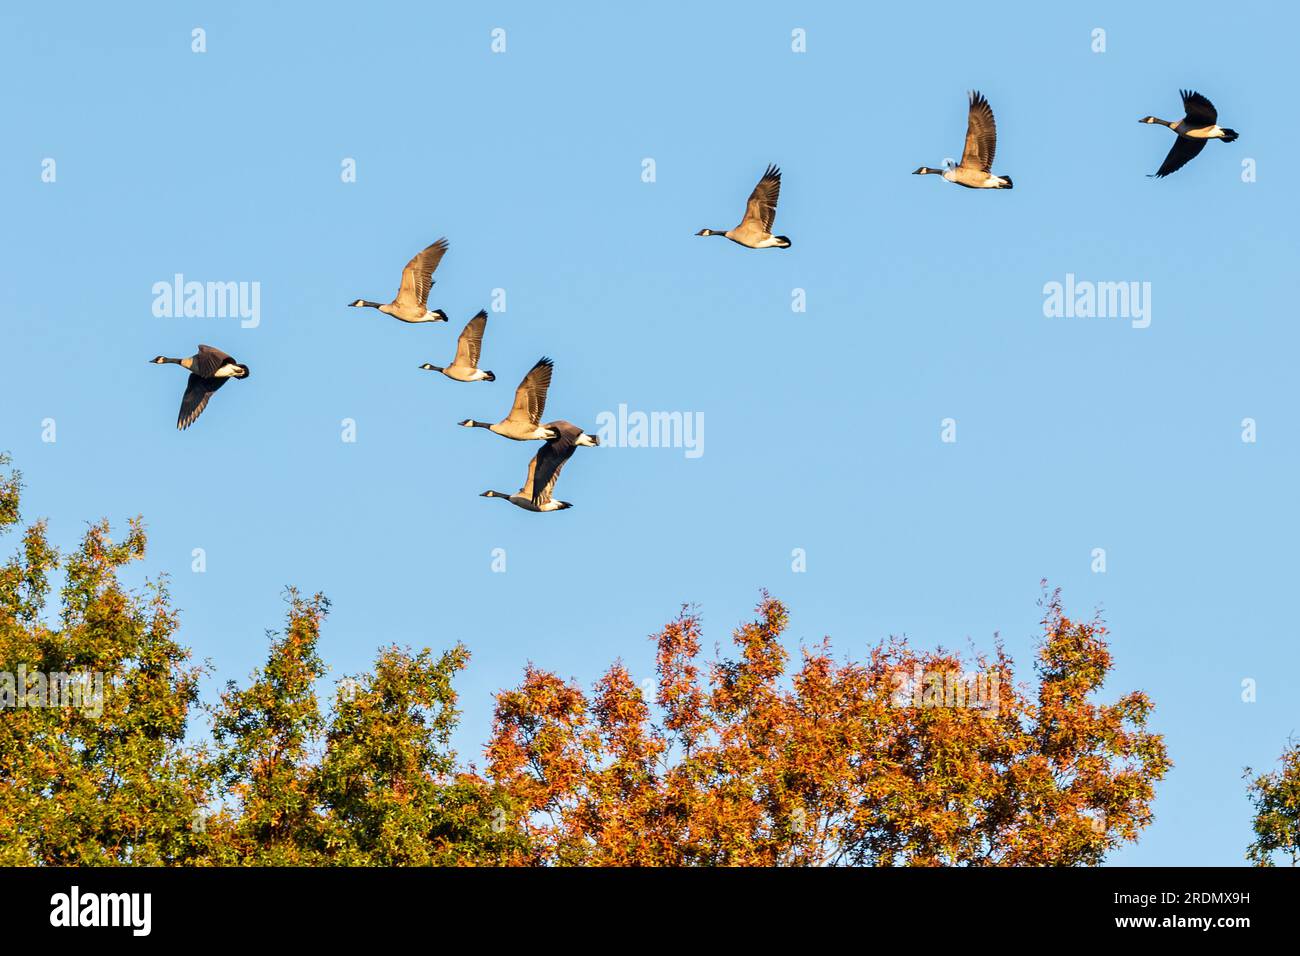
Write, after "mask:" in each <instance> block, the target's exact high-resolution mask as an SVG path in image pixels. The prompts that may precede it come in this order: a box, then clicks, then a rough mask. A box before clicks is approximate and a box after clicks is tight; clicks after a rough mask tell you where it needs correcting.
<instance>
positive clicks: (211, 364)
mask: <svg viewBox="0 0 1300 956" xmlns="http://www.w3.org/2000/svg"><path fill="white" fill-rule="evenodd" d="M149 361H150V362H151V363H153V364H154V365H179V366H180V367H181V368H183V369H188V370H189V373H190V380H189V382H188V384H186V386H185V396H184V397H183V398H182V399H181V411H180V414H179V415H177V416H176V427H177V428H179V429H180V430H181V431H184V430H185V429H187V428H189V427H190V426H191V425H193V424H194V422H195V420H197V419H198V417H199V416H200V415H202V414H203V409H205V408H207V407H208V399H210V398H211V397H212V394H213V392H215V391H216V390H217V389H219V388H220V387H221V386H222V385H225V384H226V379H228V378H248V366H247V365H240V364H239V363H238V362H236V361H235V360H234V359H232V358H231V357H230V356H229V355H227V354H226V353H225V352H223V351H221V349H214V348H213V347H212V346H211V345H200V346H199V350H198V352H197V353H196V354H194V355H191V356H190V357H189V358H167V357H166V356H164V355H159V356H157V357H155V358H152V359H150V360H149Z"/></svg>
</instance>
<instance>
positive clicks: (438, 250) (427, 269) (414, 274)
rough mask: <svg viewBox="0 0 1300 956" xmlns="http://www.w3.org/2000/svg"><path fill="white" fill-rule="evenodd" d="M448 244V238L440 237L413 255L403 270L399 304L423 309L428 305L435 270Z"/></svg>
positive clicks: (398, 291)
mask: <svg viewBox="0 0 1300 956" xmlns="http://www.w3.org/2000/svg"><path fill="white" fill-rule="evenodd" d="M447 246H448V243H447V240H446V239H439V240H438V241H437V242H435V243H434V244H433V245H431V246H426V247H425V248H424V249H421V250H420V251H419V252H417V253H416V254H415V255H414V256H412V257H411V261H410V262H408V263H407V264H406V268H405V269H403V270H402V285H401V286H400V287H399V288H398V290H397V299H396V300H395V301H396V302H397V303H398V304H399V305H405V306H408V307H410V308H421V309H423V308H427V307H428V306H427V303H428V301H429V289H430V288H432V287H433V270H434V269H436V268H438V263H439V262H441V261H442V257H443V255H444V254H445V253H446V251H447Z"/></svg>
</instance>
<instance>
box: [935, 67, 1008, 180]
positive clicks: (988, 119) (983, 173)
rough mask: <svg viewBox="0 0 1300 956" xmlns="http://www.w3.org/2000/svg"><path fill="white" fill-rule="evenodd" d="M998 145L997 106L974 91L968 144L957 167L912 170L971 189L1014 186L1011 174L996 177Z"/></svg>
mask: <svg viewBox="0 0 1300 956" xmlns="http://www.w3.org/2000/svg"><path fill="white" fill-rule="evenodd" d="M997 148H998V127H997V123H995V122H994V121H993V107H991V106H989V101H988V100H986V99H985V98H984V94H983V93H981V92H980V91H979V90H974V91H972V92H971V94H970V110H969V112H968V113H967V114H966V145H965V146H964V147H963V148H962V151H961V163H960V164H958V165H956V166H954V165H952V163H951V161H950V162H948V163H946V164H945V167H944V168H943V169H931V168H930V167H929V166H922V167H921V168H920V169H918V170H916V171H915V172H913V173H912V175H913V176H924V175H926V174H927V173H934V174H935V175H936V176H942V177H943V178H944V179H946V180H948V182H950V183H956V184H957V185H958V186H965V187H967V188H968V189H1010V188H1011V177H1010V176H995V175H993V173H992V169H993V154H994V153H995V152H996V151H997Z"/></svg>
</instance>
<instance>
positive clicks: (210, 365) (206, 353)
mask: <svg viewBox="0 0 1300 956" xmlns="http://www.w3.org/2000/svg"><path fill="white" fill-rule="evenodd" d="M234 364H235V360H234V359H232V358H231V357H230V356H229V355H227V354H226V353H225V352H223V351H221V349H214V348H213V347H212V346H211V345H200V346H199V350H198V352H197V353H195V354H194V355H193V356H192V357H191V359H190V371H191V372H193V373H194V374H195V375H202V376H204V377H205V378H211V377H212V376H213V375H216V374H217V369H219V368H221V367H222V366H223V365H234Z"/></svg>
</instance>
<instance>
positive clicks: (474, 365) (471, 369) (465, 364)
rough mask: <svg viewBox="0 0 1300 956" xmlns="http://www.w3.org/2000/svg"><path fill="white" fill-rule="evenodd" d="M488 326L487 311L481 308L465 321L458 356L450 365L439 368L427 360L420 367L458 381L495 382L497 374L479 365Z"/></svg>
mask: <svg viewBox="0 0 1300 956" xmlns="http://www.w3.org/2000/svg"><path fill="white" fill-rule="evenodd" d="M486 328H487V312H486V311H485V310H483V309H480V310H479V313H478V315H476V316H474V318H472V319H470V320H469V321H468V322H466V323H465V329H464V331H462V332H461V333H460V338H459V339H457V340H456V357H455V358H454V359H452V360H451V364H450V365H448V366H447V367H446V368H439V367H438V366H436V365H430V364H429V363H428V362H425V363H424V364H423V365H421V366H420V368H422V369H424V370H425V371H426V372H441V373H442V374H443V375H445V376H447V377H448V378H450V379H454V380H455V381H457V382H495V381H496V380H497V377H496V376H495V375H493V374H492V373H491V372H488V371H485V370H483V369H481V368H479V367H478V356H479V352H480V351H481V350H482V348H483V331H484V329H486Z"/></svg>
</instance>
